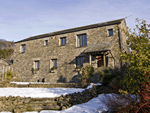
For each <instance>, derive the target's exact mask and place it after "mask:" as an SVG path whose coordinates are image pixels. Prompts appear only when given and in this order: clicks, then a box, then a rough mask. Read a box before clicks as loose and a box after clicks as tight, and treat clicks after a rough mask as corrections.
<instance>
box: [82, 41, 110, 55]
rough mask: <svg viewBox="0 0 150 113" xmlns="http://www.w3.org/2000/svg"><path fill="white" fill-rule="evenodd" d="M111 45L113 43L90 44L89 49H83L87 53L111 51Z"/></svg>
mask: <svg viewBox="0 0 150 113" xmlns="http://www.w3.org/2000/svg"><path fill="white" fill-rule="evenodd" d="M110 47H111V43H104V44H97V45H90V46H89V47H88V48H87V49H85V50H84V51H83V53H84V54H86V53H92V52H102V51H109V50H110Z"/></svg>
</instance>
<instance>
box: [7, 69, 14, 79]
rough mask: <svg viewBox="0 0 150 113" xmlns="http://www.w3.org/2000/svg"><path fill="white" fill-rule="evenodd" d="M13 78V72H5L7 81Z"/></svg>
mask: <svg viewBox="0 0 150 113" xmlns="http://www.w3.org/2000/svg"><path fill="white" fill-rule="evenodd" d="M13 77H14V74H13V72H11V71H10V70H9V71H7V80H11V79H12V78H13Z"/></svg>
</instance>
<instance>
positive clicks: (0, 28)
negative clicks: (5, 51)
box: [0, 0, 150, 42]
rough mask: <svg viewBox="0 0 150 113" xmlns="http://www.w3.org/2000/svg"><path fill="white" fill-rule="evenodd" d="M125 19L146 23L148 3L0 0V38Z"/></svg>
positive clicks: (149, 15) (15, 38)
mask: <svg viewBox="0 0 150 113" xmlns="http://www.w3.org/2000/svg"><path fill="white" fill-rule="evenodd" d="M125 17H127V18H126V24H127V26H129V27H130V28H132V29H133V28H135V25H136V24H137V23H136V22H135V19H136V18H139V19H144V20H146V22H147V23H148V24H150V0H0V39H5V40H7V41H14V42H16V41H19V40H22V39H25V38H28V37H31V36H35V35H40V34H44V33H50V32H55V31H59V30H64V29H69V28H75V27H80V26H85V25H90V24H96V23H102V22H106V21H111V20H116V19H121V18H125Z"/></svg>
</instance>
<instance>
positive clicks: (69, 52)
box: [13, 21, 126, 83]
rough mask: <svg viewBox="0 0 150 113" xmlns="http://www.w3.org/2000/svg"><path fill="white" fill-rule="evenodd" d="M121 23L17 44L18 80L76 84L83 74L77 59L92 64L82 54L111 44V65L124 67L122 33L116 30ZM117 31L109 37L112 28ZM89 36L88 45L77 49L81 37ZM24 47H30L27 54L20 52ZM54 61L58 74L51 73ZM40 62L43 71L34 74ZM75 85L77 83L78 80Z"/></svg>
mask: <svg viewBox="0 0 150 113" xmlns="http://www.w3.org/2000/svg"><path fill="white" fill-rule="evenodd" d="M121 25H122V26H123V27H125V23H124V22H123V21H122V22H121ZM116 26H117V24H114V25H109V26H102V27H97V28H91V29H86V30H82V31H77V32H71V33H66V34H62V35H55V36H50V37H45V38H40V39H35V40H30V41H24V42H20V43H15V52H14V55H13V60H14V64H13V69H14V72H15V73H16V75H17V77H20V78H22V80H23V81H32V82H35V81H37V80H40V81H41V80H42V79H43V78H45V82H50V83H56V82H70V81H73V80H72V78H75V77H76V76H78V75H80V73H78V72H77V71H75V68H76V57H77V56H86V57H85V58H84V64H83V65H86V64H88V63H89V57H88V56H87V55H85V54H82V52H83V51H84V50H85V49H86V48H88V47H89V46H90V45H96V44H105V43H111V48H110V50H111V51H110V52H111V53H109V54H108V55H107V58H108V66H109V67H114V66H117V67H119V66H120V63H119V56H118V53H117V52H116V51H115V49H119V38H118V30H117V28H115V27H116ZM110 28H113V36H109V35H108V29H110ZM83 33H86V35H87V46H85V47H76V46H77V34H83ZM64 36H65V37H66V39H67V44H66V45H65V46H60V38H61V37H64ZM47 39H48V45H47V46H45V45H44V41H45V40H47ZM121 39H122V43H121V44H123V46H122V47H124V48H125V47H126V45H125V43H124V42H125V39H124V36H123V35H122V34H121ZM22 44H25V45H26V51H25V53H20V46H21V45H22ZM52 59H57V69H56V70H54V73H49V70H50V68H51V67H52ZM92 59H93V61H92V65H93V66H94V68H97V60H96V58H94V56H93V58H92ZM35 60H39V61H40V69H39V70H38V71H37V72H36V74H32V71H31V69H32V67H33V66H34V61H35ZM74 82H75V81H74Z"/></svg>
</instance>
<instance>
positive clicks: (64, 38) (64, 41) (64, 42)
mask: <svg viewBox="0 0 150 113" xmlns="http://www.w3.org/2000/svg"><path fill="white" fill-rule="evenodd" d="M60 40H61V45H66V37H63V38H60Z"/></svg>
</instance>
